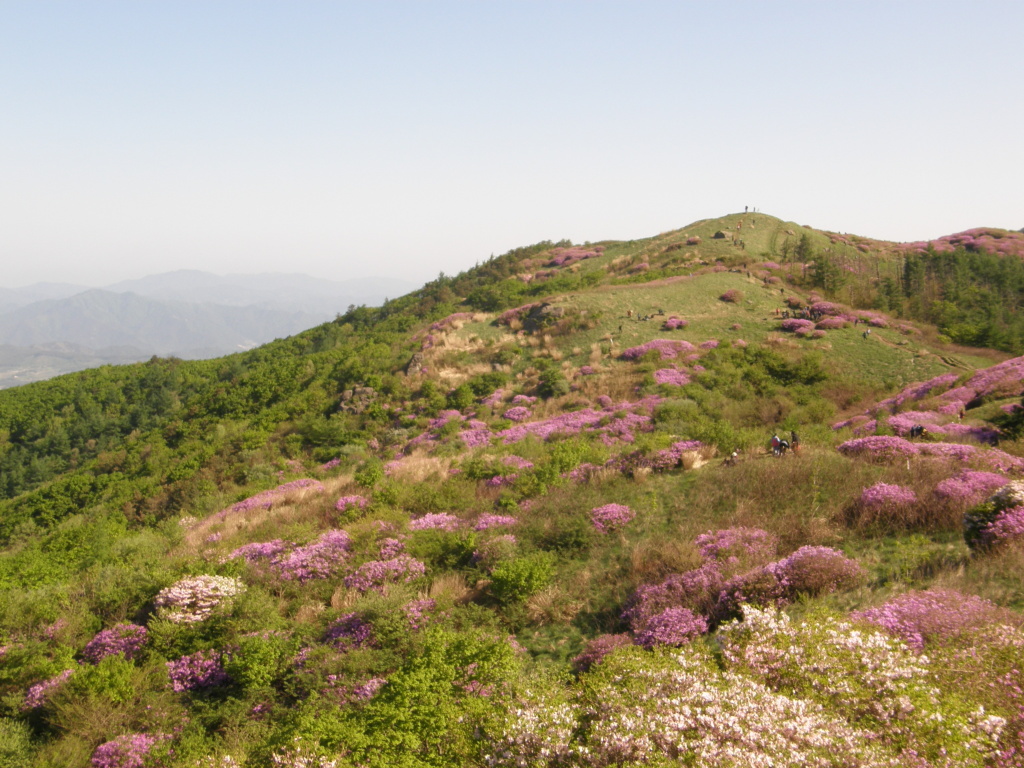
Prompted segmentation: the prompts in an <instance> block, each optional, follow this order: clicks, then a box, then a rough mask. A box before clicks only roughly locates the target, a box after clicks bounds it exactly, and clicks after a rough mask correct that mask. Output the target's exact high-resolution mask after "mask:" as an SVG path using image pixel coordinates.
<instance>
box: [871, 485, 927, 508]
mask: <svg viewBox="0 0 1024 768" xmlns="http://www.w3.org/2000/svg"><path fill="white" fill-rule="evenodd" d="M916 502H917V494H915V493H914V491H913V490H912V489H910V488H904V487H903V486H899V485H891V484H890V483H875V484H874V485H872V486H869V487H867V488H865V489H864V490H863V491H861V494H860V503H861V506H864V507H867V508H868V509H882V508H887V509H888V508H892V507H904V506H907V505H910V504H914V503H916Z"/></svg>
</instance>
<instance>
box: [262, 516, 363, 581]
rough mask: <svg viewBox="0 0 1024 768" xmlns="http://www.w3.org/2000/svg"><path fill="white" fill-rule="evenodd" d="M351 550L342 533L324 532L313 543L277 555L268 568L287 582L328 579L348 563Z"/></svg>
mask: <svg viewBox="0 0 1024 768" xmlns="http://www.w3.org/2000/svg"><path fill="white" fill-rule="evenodd" d="M351 547H352V540H351V539H350V538H349V535H348V534H347V533H346V532H345V531H342V530H338V529H335V530H330V531H325V532H324V533H322V534H320V536H318V537H317V538H316V540H315V541H313V542H311V543H309V544H306V545H305V546H302V547H296V548H295V549H293V550H292V551H291V552H288V553H281V554H280V555H278V556H277V557H275V558H274V559H273V560H272V561H271V566H272V567H273V568H274V569H275V570H276V571H277V572H278V574H279V575H280V576H281V578H282V579H285V580H288V581H298V582H307V581H310V580H311V579H328V578H330V577H331V576H333V575H334V574H335V573H336V572H337V571H338V570H339V569H340V568H341V567H342V565H343V564H344V563H345V561H346V560H347V559H348V554H349V550H350V549H351Z"/></svg>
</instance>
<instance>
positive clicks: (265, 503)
mask: <svg viewBox="0 0 1024 768" xmlns="http://www.w3.org/2000/svg"><path fill="white" fill-rule="evenodd" d="M300 490H307V491H313V492H315V493H322V492H323V490H324V486H323V483H321V482H320V481H319V480H313V479H311V478H308V477H304V478H301V479H299V480H292V481H291V482H290V483H284V484H283V485H279V486H277V488H271V489H270V490H266V491H260V492H259V493H257V494H256V495H255V496H250V497H249V498H247V499H243V500H242V501H239V502H238V503H236V504H232V505H231V506H230V507H228V508H227V509H226V510H224V512H222V513H221V514H224V513H227V512H250V511H252V510H254V509H270V508H271V507H272V506H273V504H274V502H275V501H280V500H281V499H282V498H284V497H285V496H287V495H288V494H290V493H294V492H295V491H300Z"/></svg>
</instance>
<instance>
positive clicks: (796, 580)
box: [772, 546, 864, 597]
mask: <svg viewBox="0 0 1024 768" xmlns="http://www.w3.org/2000/svg"><path fill="white" fill-rule="evenodd" d="M772 568H773V570H774V573H775V575H776V577H777V578H778V580H779V582H780V584H782V586H783V588H784V590H785V592H786V593H787V594H789V595H791V596H794V597H795V596H796V595H801V594H806V595H810V596H812V597H813V596H815V595H824V594H829V593H831V592H836V591H838V590H840V589H849V588H851V587H854V586H856V585H857V584H859V583H860V582H861V581H862V580H863V578H864V569H862V568H861V567H860V565H858V564H857V561H856V560H851V559H850V558H848V557H846V555H844V554H843V553H842V552H840V551H839V550H836V549H832V548H831V547H813V546H810V547H800V549H798V550H797V551H796V552H794V553H793V554H791V555H790V556H789V557H786V558H783V559H782V560H780V561H778V562H777V563H774V564H773V566H772Z"/></svg>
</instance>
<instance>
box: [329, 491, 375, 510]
mask: <svg viewBox="0 0 1024 768" xmlns="http://www.w3.org/2000/svg"><path fill="white" fill-rule="evenodd" d="M369 503H370V501H369V500H368V499H367V498H366V497H365V496H360V495H359V494H355V495H352V496H342V497H341V498H340V499H338V501H337V502H335V504H334V508H335V509H336V510H338V511H339V512H346V511H348V510H350V509H366V507H367V505H368V504H369Z"/></svg>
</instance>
